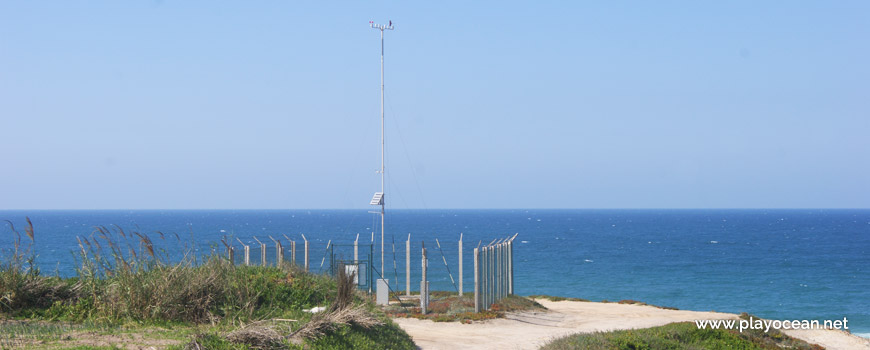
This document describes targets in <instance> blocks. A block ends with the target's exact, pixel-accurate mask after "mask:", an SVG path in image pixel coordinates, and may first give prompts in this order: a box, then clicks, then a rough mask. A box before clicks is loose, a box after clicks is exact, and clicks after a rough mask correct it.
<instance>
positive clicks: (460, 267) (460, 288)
mask: <svg viewBox="0 0 870 350" xmlns="http://www.w3.org/2000/svg"><path fill="white" fill-rule="evenodd" d="M459 296H462V233H459Z"/></svg>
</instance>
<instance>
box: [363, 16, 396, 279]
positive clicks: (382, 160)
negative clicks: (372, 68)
mask: <svg viewBox="0 0 870 350" xmlns="http://www.w3.org/2000/svg"><path fill="white" fill-rule="evenodd" d="M369 25H370V26H371V27H372V28H374V29H378V30H380V31H381V171H380V173H381V193H382V196H381V270H380V271H381V274H383V273H384V207H385V206H386V196H385V195H386V193H385V192H384V190H385V188H384V175H385V173H384V171H385V166H384V163H385V156H384V149H385V139H386V135H385V132H384V131H385V129H384V30H385V29H388V30H393V21H390V23H389V25H383V24H381V25H377V24H375V23H374V22H372V21H369Z"/></svg>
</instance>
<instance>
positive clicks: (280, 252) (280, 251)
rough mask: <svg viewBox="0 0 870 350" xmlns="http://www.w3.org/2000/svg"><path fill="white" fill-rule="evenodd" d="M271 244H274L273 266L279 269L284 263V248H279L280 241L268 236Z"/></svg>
mask: <svg viewBox="0 0 870 350" xmlns="http://www.w3.org/2000/svg"><path fill="white" fill-rule="evenodd" d="M269 239H271V240H272V242H275V266H278V267H280V266H281V265H282V264H283V263H284V247H283V246H281V241H279V240H276V239H274V238H272V236H269Z"/></svg>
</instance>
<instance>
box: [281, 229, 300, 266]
mask: <svg viewBox="0 0 870 350" xmlns="http://www.w3.org/2000/svg"><path fill="white" fill-rule="evenodd" d="M281 235H282V236H284V238H286V239H287V240H288V241H290V263H291V264H293V265H296V241H294V240H292V239H290V237H287V235H285V234H283V233H282V234H281Z"/></svg>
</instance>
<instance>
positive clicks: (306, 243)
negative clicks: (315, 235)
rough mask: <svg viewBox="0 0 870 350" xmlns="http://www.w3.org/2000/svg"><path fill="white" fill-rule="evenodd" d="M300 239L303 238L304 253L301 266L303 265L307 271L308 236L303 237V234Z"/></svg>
mask: <svg viewBox="0 0 870 350" xmlns="http://www.w3.org/2000/svg"><path fill="white" fill-rule="evenodd" d="M302 239H304V240H305V255H304V260H303V264H304V265H303V266H305V271H308V238H305V235H302Z"/></svg>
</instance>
